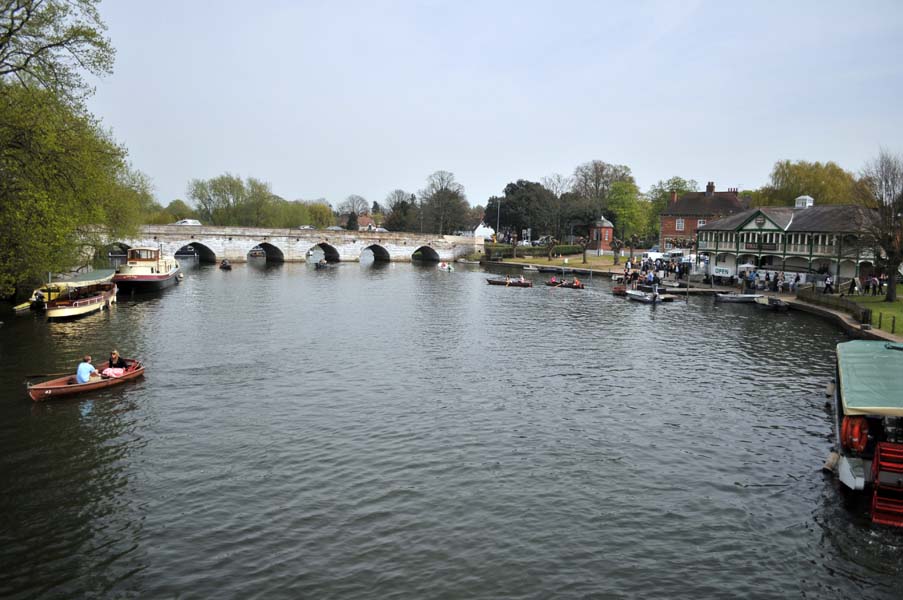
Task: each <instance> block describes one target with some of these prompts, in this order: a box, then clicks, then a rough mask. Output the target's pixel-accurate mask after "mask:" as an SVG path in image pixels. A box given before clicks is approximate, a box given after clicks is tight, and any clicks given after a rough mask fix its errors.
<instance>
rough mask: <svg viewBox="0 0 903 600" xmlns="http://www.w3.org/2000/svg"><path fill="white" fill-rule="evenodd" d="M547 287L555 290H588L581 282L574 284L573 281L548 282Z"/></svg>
mask: <svg viewBox="0 0 903 600" xmlns="http://www.w3.org/2000/svg"><path fill="white" fill-rule="evenodd" d="M546 285H547V286H549V287H554V288H567V289H570V290H582V289H586V286H585V285H583V284H582V283H580V282H577V283H574V282H573V281H547V282H546Z"/></svg>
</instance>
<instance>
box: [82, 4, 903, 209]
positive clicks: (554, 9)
mask: <svg viewBox="0 0 903 600" xmlns="http://www.w3.org/2000/svg"><path fill="white" fill-rule="evenodd" d="M100 10H101V14H102V16H103V19H104V20H105V21H106V23H107V24H108V26H109V32H108V33H109V35H110V37H111V39H112V42H113V45H114V46H115V48H116V50H117V58H116V66H115V73H114V74H113V75H111V76H109V77H107V78H105V79H103V80H101V81H99V82H97V84H96V85H97V93H96V94H95V96H94V97H93V99H92V100H91V103H90V108H91V110H92V111H93V112H94V113H95V115H97V116H98V117H100V118H101V119H102V121H103V123H104V125H105V126H106V127H108V128H110V129H111V130H112V131H113V134H114V136H115V138H116V139H117V140H118V141H119V142H120V143H122V144H124V145H125V146H126V147H127V148H128V150H129V153H130V158H131V161H132V163H133V165H134V166H135V167H136V168H138V169H140V170H141V171H143V172H145V173H146V174H147V175H149V176H150V177H151V179H152V180H153V182H154V185H155V188H156V189H155V191H156V195H157V199H158V200H159V201H160V202H161V203H162V204H163V205H166V204H168V203H169V202H170V201H171V200H173V199H175V198H183V199H184V198H186V188H187V185H188V182H189V181H190V180H191V179H194V178H200V179H207V178H212V177H216V176H218V175H221V174H223V173H227V172H228V173H232V174H236V175H240V176H241V177H256V178H258V179H261V180H263V181H266V182H269V183H270V184H271V185H272V189H273V192H274V193H276V194H278V195H280V196H282V197H283V198H286V199H290V200H294V199H298V198H304V199H315V198H320V197H325V198H326V199H327V200H329V201H330V202H331V203H332V204H333V205H336V204H338V203H339V202H341V201H342V200H343V199H344V198H345V197H346V196H348V195H349V194H360V195H362V196H364V197H365V198H367V200H368V201H370V202H372V201H374V200H377V201H379V202H382V201H383V200H384V198H385V197H386V195H387V194H388V193H389V192H390V191H391V190H393V189H396V188H402V189H404V190H407V191H409V192H416V191H417V190H419V189H421V188H423V187H424V184H425V179H426V177H427V176H428V175H429V174H430V173H432V172H434V171H437V170H446V171H451V172H453V173H454V174H455V176H456V178H457V180H458V181H459V182H460V183H461V184H463V185H464V187H465V191H466V193H467V197H468V200H469V201H470V203H471V204H472V205H475V204H482V205H485V203H486V199H487V198H488V197H489V196H492V195H496V194H501V192H502V190H503V188H504V187H505V185H506V184H507V183H508V182H510V181H514V180H517V179H530V180H534V181H538V180H539V179H540V178H541V177H543V176H545V175H549V174H552V173H556V172H557V173H564V174H570V173H572V172H573V170H574V167H576V166H577V165H578V164H580V163H583V162H587V161H590V160H593V159H599V160H604V161H606V162H611V163H618V164H624V165H627V166H629V167H630V168H631V169H632V171H633V174H634V176H635V177H636V180H637V183H638V184H639V186H640V188H641V189H643V190H646V189H648V187H649V186H650V185H652V184H654V183H656V182H657V181H658V180H660V179H667V178H668V177H671V176H673V175H679V176H681V177H685V178H692V179H696V180H697V181H698V182H699V183H700V185H701V186H704V185H705V182H706V181H710V180H714V181H715V183H716V185H717V187H718V189H724V188H728V187H739V188H741V189H746V188H756V187H759V186H761V185H763V184H765V183H766V182H767V181H768V176H769V173H770V171H771V168H772V166H773V165H774V163H775V161H777V160H780V159H792V160H799V159H804V160H810V161H815V160H819V161H828V160H833V161H835V162H837V163H839V164H840V165H841V166H842V167H844V168H846V169H848V170H851V171H858V170H859V169H860V167H861V166H862V165H863V163H864V162H865V161H866V160H868V159H869V158H871V157H873V156H874V155H876V154H877V152H878V150H879V147H881V146H884V147H886V148H888V149H889V150H891V151H893V152H897V153H900V152H903V110H901V106H903V35H901V31H903V2H900V1H899V0H895V1H890V2H849V1H845V2H825V1H821V2H801V1H790V2H786V1H781V2H756V1H753V2H750V1H748V0H747V1H745V2H728V1H723V0H718V1H713V2H708V1H699V2H692V1H687V0H673V1H672V0H666V1H661V2H656V1H650V2H608V3H606V2H600V1H589V2H565V1H557V2H552V1H546V2H519V1H512V2H491V1H488V0H487V1H482V2H470V1H466V0H454V1H449V2H438V1H435V2H434V1H423V2H388V1H386V2H379V1H376V0H374V1H372V2H360V3H352V2H300V1H290V0H286V1H282V2H277V1H267V0H261V1H260V2H252V3H249V2H244V1H243V2H197V1H189V2H185V1H184V0H180V1H178V2H176V1H169V0H154V1H153V2H150V1H140V2H139V1H128V2H111V1H107V2H104V3H103V4H102V5H101V7H100Z"/></svg>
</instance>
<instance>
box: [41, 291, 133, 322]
mask: <svg viewBox="0 0 903 600" xmlns="http://www.w3.org/2000/svg"><path fill="white" fill-rule="evenodd" d="M104 287H106V288H107V289H103V290H100V291H99V293H95V294H92V295H90V296H87V297H85V298H76V299H68V298H57V299H56V300H53V301H51V302H48V303H47V309H46V312H47V318H48V319H74V318H77V317H83V316H85V315H89V314H91V313H94V312H97V311H99V310H103V309H104V308H109V307H110V306H111V305H112V304H113V303H114V302H116V292H117V289H116V284H115V283H111V284H108V285H105V286H104Z"/></svg>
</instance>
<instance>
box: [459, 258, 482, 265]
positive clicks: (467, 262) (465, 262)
mask: <svg viewBox="0 0 903 600" xmlns="http://www.w3.org/2000/svg"><path fill="white" fill-rule="evenodd" d="M455 262H456V263H461V264H462V265H478V264H480V261H478V260H469V259H466V258H459V259H458V260H456V261H455Z"/></svg>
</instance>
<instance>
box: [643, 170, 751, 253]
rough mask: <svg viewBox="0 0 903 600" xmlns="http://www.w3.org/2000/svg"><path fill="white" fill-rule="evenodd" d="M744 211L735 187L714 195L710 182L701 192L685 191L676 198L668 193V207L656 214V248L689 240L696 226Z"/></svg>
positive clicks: (674, 194)
mask: <svg viewBox="0 0 903 600" xmlns="http://www.w3.org/2000/svg"><path fill="white" fill-rule="evenodd" d="M745 208H746V206H745V205H744V203H743V202H742V201H741V200H740V198H739V194H738V192H737V188H728V189H727V191H726V192H716V191H715V182H714V181H710V182H708V183H707V184H706V186H705V191H704V192H689V193H687V194H684V195H683V196H681V197H680V198H678V197H677V192H671V200H670V201H669V202H668V206H667V207H665V209H664V210H663V211H662V212H661V213H660V214H659V224H660V229H659V231H660V233H659V248H661V249H662V250H665V249H668V248H671V247H672V246H674V243H673V240H692V239H694V238H695V237H696V230H697V229H698V228H699V227H702V226H703V225H705V224H706V223H708V222H709V221H715V220H717V219H722V218H724V217H726V216H728V215H732V214H734V213H736V212H740V211H741V210H744V209H745Z"/></svg>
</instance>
